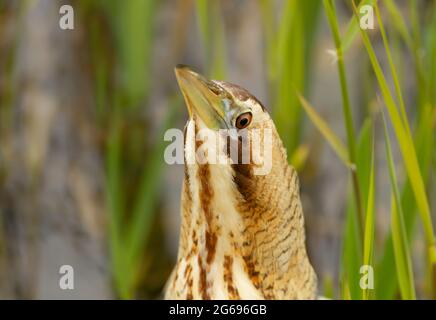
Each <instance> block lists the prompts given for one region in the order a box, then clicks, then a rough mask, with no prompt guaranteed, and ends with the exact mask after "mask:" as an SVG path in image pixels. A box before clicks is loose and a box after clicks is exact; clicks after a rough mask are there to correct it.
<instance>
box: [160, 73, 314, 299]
mask: <svg viewBox="0 0 436 320" xmlns="http://www.w3.org/2000/svg"><path fill="white" fill-rule="evenodd" d="M175 73H176V78H177V80H178V83H179V86H180V89H181V91H182V93H183V96H184V98H185V102H186V105H187V108H188V112H189V120H188V123H187V125H186V127H185V145H184V150H185V157H186V154H187V153H188V152H191V151H192V149H196V148H199V146H200V145H201V144H202V141H198V137H194V136H195V135H196V134H197V132H198V131H199V130H202V129H206V130H210V131H218V130H221V129H234V130H235V131H237V132H238V131H241V130H245V131H248V132H250V131H252V130H260V131H265V130H266V129H268V130H270V132H272V139H271V141H270V143H271V152H272V157H271V161H272V163H271V164H272V165H271V168H270V170H269V172H268V173H267V174H264V175H256V174H255V173H254V169H255V167H256V164H255V163H252V162H248V163H238V162H235V161H229V162H228V163H227V164H221V163H220V164H211V163H208V162H206V163H199V162H195V163H187V162H186V161H185V176H184V181H183V186H182V195H181V231H180V240H179V251H178V259H177V263H176V266H175V268H174V270H173V272H172V274H171V276H170V278H169V280H168V283H167V285H166V289H165V298H166V299H313V298H316V287H317V280H316V275H315V273H314V270H313V268H312V266H311V264H310V262H309V259H308V256H307V253H306V247H305V231H304V218H303V210H302V205H301V201H300V194H299V182H298V177H297V173H296V171H295V170H294V169H293V168H292V167H291V166H290V165H289V164H288V161H287V154H286V150H285V148H284V146H283V143H282V141H281V139H280V137H279V135H278V133H277V131H276V128H275V126H274V122H273V120H272V119H271V117H270V115H269V114H268V112H267V111H266V109H265V108H264V107H263V106H262V104H261V103H260V102H259V100H258V99H256V98H255V97H254V96H253V95H251V94H250V93H249V92H247V91H246V90H245V89H243V88H241V87H239V86H237V85H234V84H231V83H228V82H224V81H216V80H208V79H206V78H205V77H204V76H202V75H200V74H198V73H196V72H194V71H193V70H191V69H190V68H188V67H186V66H182V65H179V66H177V67H176V68H175ZM190 141H196V142H195V143H191V142H190ZM238 141H239V145H238V147H239V148H241V139H238ZM262 141H263V140H262V139H261V141H260V143H263V142H262ZM204 143H206V142H205V141H204ZM210 147H211V148H214V147H216V146H210ZM217 148H218V147H217ZM261 149H262V148H261ZM239 151H240V150H239ZM226 152H227V156H229V153H228V150H227V151H226ZM185 160H186V159H185Z"/></svg>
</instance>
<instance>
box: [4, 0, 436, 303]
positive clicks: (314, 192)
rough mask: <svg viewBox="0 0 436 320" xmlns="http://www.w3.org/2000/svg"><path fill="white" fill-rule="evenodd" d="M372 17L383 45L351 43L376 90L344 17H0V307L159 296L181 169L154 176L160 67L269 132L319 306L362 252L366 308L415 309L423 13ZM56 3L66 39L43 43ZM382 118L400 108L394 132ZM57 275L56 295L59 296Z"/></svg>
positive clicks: (310, 4)
mask: <svg viewBox="0 0 436 320" xmlns="http://www.w3.org/2000/svg"><path fill="white" fill-rule="evenodd" d="M356 2H357V3H358V2H359V1H356ZM364 2H365V3H370V4H373V3H375V1H365V0H364ZM378 3H379V7H380V15H381V20H382V21H383V25H382V26H384V29H385V30H384V31H386V34H387V35H386V36H387V38H386V39H387V42H386V43H384V42H383V35H382V32H381V28H380V27H381V25H380V21H379V20H377V16H376V15H375V13H374V30H366V33H365V32H364V34H367V35H368V37H369V42H370V43H372V47H373V48H374V51H375V54H376V56H377V58H378V61H379V63H380V66H381V72H382V73H383V74H384V75H385V82H383V81H382V80H380V79H379V78H377V77H376V76H375V75H374V70H377V68H376V67H375V66H374V64H372V63H371V60H370V54H369V53H370V51H369V50H368V43H365V42H364V41H363V39H364V38H363V35H362V34H361V31H360V29H359V27H358V24H357V22H356V21H357V20H355V19H354V18H353V14H354V13H353V6H352V1H348V0H343V1H342V0H337V1H324V2H323V1H321V0H307V1H297V0H282V1H274V0H221V1H218V0H210V1H206V0H161V1H157V0H129V1H121V0H111V1H109V0H76V1H73V0H71V1H67V0H62V1H61V0H18V1H17V0H0V298H1V299H17V298H18V299H46V298H55V299H63V298H67V299H68V298H72V299H75V298H82V299H109V298H122V299H159V298H161V297H162V294H161V292H162V288H163V286H164V284H165V281H166V279H167V278H168V276H169V274H170V272H171V269H172V266H173V265H174V263H175V259H176V254H177V246H178V233H179V223H180V218H179V210H180V208H179V204H180V190H181V183H182V179H183V167H182V166H181V165H173V166H169V165H167V164H165V162H164V159H163V151H164V148H165V147H166V146H167V145H168V144H169V142H165V141H164V140H163V132H164V131H165V130H166V129H168V128H172V127H175V128H180V129H182V128H183V126H184V124H185V122H186V120H187V112H186V111H185V106H184V104H183V101H182V99H181V94H180V92H179V90H178V88H177V84H176V80H175V76H174V72H173V68H174V66H175V65H176V64H178V63H183V64H188V65H191V66H192V67H193V68H194V69H196V70H197V71H199V72H202V73H204V74H205V75H207V76H209V77H212V78H214V79H222V80H226V81H229V82H233V83H236V84H239V85H241V86H242V87H244V88H246V89H248V90H249V91H250V92H251V93H253V94H254V95H255V96H256V97H257V98H258V99H259V100H260V101H262V102H263V104H264V105H265V106H266V108H267V109H268V110H269V112H270V113H271V114H272V115H273V117H274V119H275V123H276V126H277V128H278V130H279V132H280V134H281V137H282V139H283V141H284V143H285V145H286V147H287V151H288V156H289V161H290V163H291V164H293V165H294V166H295V167H296V169H297V170H298V171H299V175H300V184H301V192H302V200H303V207H304V213H305V219H306V229H307V245H308V251H309V256H310V259H311V261H312V263H313V265H314V268H315V270H316V272H317V275H318V278H319V289H320V292H321V293H322V294H324V295H326V296H328V297H331V298H353V299H354V298H361V295H360V289H359V287H358V281H359V280H358V279H359V278H360V276H361V275H360V273H359V268H360V265H362V263H363V261H367V258H365V257H366V255H365V254H364V252H367V251H368V248H369V249H370V251H369V252H371V257H372V258H371V259H372V260H370V262H371V265H373V266H374V267H375V272H374V276H375V290H372V291H371V293H370V297H371V298H382V299H394V298H407V297H409V298H414V297H415V296H413V295H408V293H409V294H411V292H410V291H414V292H413V293H415V294H416V297H418V298H424V299H428V298H432V287H433V288H434V287H436V281H435V278H433V280H432V278H431V275H432V272H433V271H434V270H436V264H434V263H433V264H431V262H430V264H428V263H427V262H428V261H431V254H429V250H427V249H428V248H429V247H431V246H432V245H434V243H432V238H431V235H432V228H433V227H434V221H436V220H435V214H436V212H435V199H436V188H435V187H436V186H435V171H436V170H435V168H436V149H435V148H434V146H433V145H434V138H435V131H436V130H435V127H436V112H435V110H436V94H435V91H436V90H435V89H436V4H435V1H431V0H398V1H393V0H382V1H378ZM64 4H69V5H71V6H72V8H73V9H74V29H73V30H62V29H61V28H60V26H59V20H60V18H61V17H62V16H63V14H60V13H59V9H60V7H61V6H62V5H64ZM335 27H337V29H338V30H339V33H335ZM338 30H336V31H338ZM335 35H338V36H337V37H335ZM335 40H336V41H335ZM338 48H340V50H338ZM387 48H389V50H387ZM338 52H342V54H338ZM388 53H389V54H388ZM338 58H339V60H338ZM342 58H343V59H342ZM390 62H392V63H393V64H392V65H391V64H390ZM392 69H393V70H394V72H392ZM340 80H342V82H341V81H340ZM341 84H342V85H341ZM344 84H345V86H344ZM383 84H387V85H388V86H389V88H390V92H391V93H392V94H393V95H394V96H395V98H394V102H393V103H392V102H391V104H389V103H386V96H385V95H384V93H386V92H383V91H382V92H381V91H380V88H381V87H382V88H383ZM397 84H398V86H397ZM397 89H399V90H397ZM297 92H299V93H300V94H301V95H302V96H304V97H305V98H306V99H307V101H309V102H310V105H309V103H308V105H307V106H305V108H303V105H302V104H301V100H299V98H298V96H297ZM399 92H400V93H401V94H400V95H399V94H398V93H399ZM388 102H389V101H388ZM385 104H386V105H387V106H389V105H391V106H392V105H394V106H396V107H397V108H398V110H403V109H400V107H403V106H404V107H405V113H404V114H403V113H401V116H402V118H401V119H402V120H401V121H400V122H401V125H400V126H395V125H396V122H395V121H396V119H395V118H394V117H392V113H391V112H390V111H391V109H386V108H385ZM380 109H384V110H385V111H384V113H385V114H386V118H387V122H388V134H387V135H385V134H384V129H383V121H382V120H381V119H382V118H381V114H380ZM386 110H389V112H388V111H386ZM310 111H314V112H316V114H317V115H318V116H319V117H318V118H316V117H314V116H313V113H311V112H310ZM317 119H318V121H317ZM319 119H321V120H319ZM397 120H398V119H397ZM320 121H321V122H320ZM397 123H398V122H397ZM323 124H325V125H327V126H328V128H329V130H331V132H333V133H334V135H335V136H337V137H338V140H339V141H342V142H341V144H342V146H339V147H338V149H341V148H342V147H343V148H344V150H346V152H347V154H348V160H349V162H350V163H351V164H353V165H351V166H350V165H349V164H350V163H348V164H347V163H344V161H342V160H341V157H338V154H337V152H335V150H336V151H337V150H338V149H335V148H331V146H332V145H333V146H335V141H334V140H331V139H330V141H329V136H328V135H327V136H326V134H325V130H324V131H323V130H322V128H323ZM392 124H393V126H392ZM409 127H410V131H408V130H407V128H409ZM398 128H399V129H398ZM397 129H398V130H400V129H404V130H405V132H406V134H408V135H407V136H410V137H411V140H410V141H409V140H407V141H406V142H408V143H409V142H410V143H409V144H406V147H408V148H409V149H407V148H406V147H404V148H405V149H401V147H402V146H403V144H405V143H406V142H404V141H403V140H401V139H398V132H399V131H398V130H397ZM404 130H403V131H404ZM400 131H401V130H400ZM389 137H390V141H391V150H392V154H393V161H389V158H388V157H387V152H386V151H385V150H386V146H387V145H386V143H385V142H386V141H387V138H389ZM372 141H374V145H373V144H372ZM336 147H337V145H336ZM388 149H389V148H388ZM404 150H409V152H403V151H404ZM410 150H412V151H413V152H410ZM411 155H413V156H414V157H412V159H411V160H410V159H409V160H410V161H409V162H407V161H405V160H406V159H408V158H407V157H408V156H411ZM372 158H374V167H373V168H372V166H371V163H372V160H371V159H372ZM416 160H417V166H415V167H413V166H412V165H411V163H412V164H413V163H416ZM413 161H415V162H413ZM392 163H394V164H395V165H394V171H395V172H396V178H397V181H396V182H395V181H392V179H391V178H390V174H389V172H390V171H389V169H391V168H392V166H391V165H392ZM408 165H410V166H408ZM350 168H351V169H350ZM353 168H354V169H353ZM356 168H357V169H356ZM370 176H374V177H375V178H374V180H375V181H374V183H373V184H372V183H371V180H369V177H370ZM416 181H417V182H416ZM414 182H416V183H414ZM420 183H422V184H420ZM419 185H423V186H424V188H421V189H419V188H418V187H417V186H419ZM371 186H374V188H372V187H371ZM395 186H396V187H397V189H398V192H397V193H395V189H396V188H395ZM419 190H420V191H419ZM423 190H424V192H423ZM370 194H373V195H374V197H375V199H374V202H375V204H372V202H371V200H370V198H371V197H369V195H370ZM396 196H398V197H396ZM417 199H418V201H417ZM395 200H399V202H396V201H395ZM392 203H395V204H396V205H392ZM426 204H427V206H426ZM399 208H401V210H399ZM365 213H366V214H367V215H366V217H371V215H369V214H370V213H372V214H373V216H374V219H373V220H374V221H373V222H370V223H369V224H368V221H369V219H366V220H365V217H363V216H362V215H364V214H365ZM394 216H395V217H399V218H400V221H402V223H400V227H401V228H397V227H396V226H397V225H398V224H395V220H392V219H391V217H394ZM362 217H363V218H362ZM429 217H430V218H431V217H433V223H432V222H431V221H432V220H431V219H430V220H429V219H428V218H429ZM368 226H373V230H374V231H373V232H372V233H371V228H368ZM368 230H369V231H368ZM367 235H368V237H366V236H367ZM372 235H373V236H372ZM396 235H398V236H397V237H396ZM429 235H430V236H429ZM398 237H399V238H398ZM368 239H371V240H372V242H367V240H368ZM398 239H400V240H398ZM368 241H369V240H368ZM396 241H397V242H396ZM395 243H401V244H402V245H404V247H403V249H404V250H403V251H401V250H400V251H398V250H397V249H396V248H398V246H396V245H395ZM400 248H401V246H400ZM362 250H363V251H362ZM398 252H403V254H402V255H401V254H399V253H398ZM430 252H431V250H430ZM429 256H430V258H429ZM401 257H402V258H403V260H402V259H401ZM402 261H403V263H404V265H406V269H407V270H406V272H405V271H404V269H401V266H402V264H401V263H402ZM408 261H409V262H411V263H409V264H408ZM62 265H71V266H72V267H73V268H74V290H61V289H60V288H59V279H60V277H61V275H60V273H59V268H60V267H61V266H62ZM432 268H433V271H432V270H431V269H432ZM407 271H409V273H408V272H407ZM410 278H411V279H410ZM404 279H405V280H404ZM407 280H410V281H412V284H411V285H410V286H409V287H407V283H409V284H410V281H407ZM432 281H433V282H434V283H435V285H433V284H432V283H433V282H432ZM405 283H406V284H405ZM407 288H409V290H407ZM411 288H412V289H411Z"/></svg>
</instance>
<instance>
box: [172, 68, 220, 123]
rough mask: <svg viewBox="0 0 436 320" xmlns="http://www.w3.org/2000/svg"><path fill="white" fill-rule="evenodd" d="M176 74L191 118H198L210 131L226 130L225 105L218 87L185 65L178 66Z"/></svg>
mask: <svg viewBox="0 0 436 320" xmlns="http://www.w3.org/2000/svg"><path fill="white" fill-rule="evenodd" d="M175 73H176V77H177V82H178V83H179V87H180V90H181V91H182V93H183V97H184V98H185V102H186V106H187V108H188V112H189V117H190V118H192V117H193V116H194V115H196V116H198V117H199V118H200V119H201V120H202V121H203V122H204V124H205V125H206V126H207V127H208V128H209V129H213V130H218V129H220V128H221V129H224V128H226V127H227V126H226V123H225V121H224V119H225V110H224V105H223V104H222V99H221V98H220V96H219V93H217V85H216V84H214V83H213V82H211V81H209V80H207V79H206V78H205V77H203V76H202V75H201V74H199V73H197V72H195V71H193V70H191V69H190V68H189V67H187V66H184V65H178V66H177V67H176V68H175Z"/></svg>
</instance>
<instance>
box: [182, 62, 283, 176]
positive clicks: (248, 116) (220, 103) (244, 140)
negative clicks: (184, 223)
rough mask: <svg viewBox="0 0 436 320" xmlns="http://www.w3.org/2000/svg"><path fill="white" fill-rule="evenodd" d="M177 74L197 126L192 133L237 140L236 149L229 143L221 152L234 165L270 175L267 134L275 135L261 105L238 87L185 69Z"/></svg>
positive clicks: (269, 148) (189, 111)
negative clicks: (219, 134)
mask: <svg viewBox="0 0 436 320" xmlns="http://www.w3.org/2000/svg"><path fill="white" fill-rule="evenodd" d="M175 73H176V77H177V80H178V83H179V86H180V89H181V91H182V93H183V96H184V98H185V102H186V105H187V109H188V113H189V117H190V121H191V122H193V123H194V124H195V125H194V132H193V133H194V134H196V133H197V132H198V131H199V130H209V131H213V132H217V131H224V132H227V137H226V138H229V139H230V140H232V139H233V140H236V142H237V143H236V147H235V144H231V143H230V144H228V143H227V141H226V143H227V144H226V148H225V150H217V151H218V152H220V151H222V152H223V153H225V154H226V155H227V157H229V158H231V159H232V161H233V163H236V164H237V163H244V164H252V165H254V166H253V167H254V168H255V169H259V168H263V169H265V168H266V169H267V170H263V171H265V172H269V168H270V163H271V157H270V156H271V153H272V151H271V146H272V141H271V139H272V136H271V135H269V136H267V134H266V133H271V132H272V130H273V131H274V132H275V127H274V124H273V122H272V119H271V118H270V116H269V114H268V112H267V111H266V110H265V108H264V107H263V105H262V104H261V103H260V101H259V100H258V99H257V98H256V97H254V96H253V95H251V94H250V93H249V92H248V91H247V90H245V89H243V88H241V87H240V86H238V85H235V84H231V83H229V82H224V81H217V80H209V79H207V78H205V77H204V76H202V75H201V74H199V73H197V72H195V71H193V70H192V69H190V68H189V67H187V66H185V65H178V66H177V67H176V68H175ZM267 130H270V131H267ZM255 133H256V134H257V136H255V137H254V135H255ZM196 138H197V140H198V137H196ZM221 138H222V137H221ZM254 138H256V143H254ZM200 139H201V137H200ZM209 147H210V146H209ZM246 147H247V148H246ZM232 148H233V149H232ZM253 148H256V150H257V151H258V152H257V153H256V152H254V150H253ZM212 149H213V147H212ZM244 150H247V152H246V153H247V156H246V158H245V159H247V161H246V160H245V159H244V155H243V154H242V153H243V152H244ZM232 155H234V156H232ZM256 155H257V157H256ZM235 158H236V160H235ZM256 158H257V159H256ZM267 162H269V163H268V164H267ZM258 171H259V172H261V171H262V170H258ZM263 171H262V172H263Z"/></svg>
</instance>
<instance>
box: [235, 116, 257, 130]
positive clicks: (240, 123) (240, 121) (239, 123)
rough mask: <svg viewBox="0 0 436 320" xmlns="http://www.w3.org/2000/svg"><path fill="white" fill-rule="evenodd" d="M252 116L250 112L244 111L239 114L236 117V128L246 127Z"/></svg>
mask: <svg viewBox="0 0 436 320" xmlns="http://www.w3.org/2000/svg"><path fill="white" fill-rule="evenodd" d="M252 118H253V116H252V115H251V112H246V113H243V114H241V115H239V116H238V117H237V118H236V128H238V129H244V128H246V127H248V125H249V124H250V123H251V119H252Z"/></svg>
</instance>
